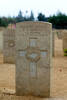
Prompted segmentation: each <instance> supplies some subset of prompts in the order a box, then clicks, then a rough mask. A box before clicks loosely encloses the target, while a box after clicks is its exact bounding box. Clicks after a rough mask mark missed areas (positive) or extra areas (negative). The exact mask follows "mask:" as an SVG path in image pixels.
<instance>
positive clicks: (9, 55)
mask: <svg viewBox="0 0 67 100" xmlns="http://www.w3.org/2000/svg"><path fill="white" fill-rule="evenodd" d="M3 55H4V58H3V59H4V63H15V29H11V28H7V29H5V31H4V33H3Z"/></svg>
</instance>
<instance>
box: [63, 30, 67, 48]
mask: <svg viewBox="0 0 67 100" xmlns="http://www.w3.org/2000/svg"><path fill="white" fill-rule="evenodd" d="M63 49H67V30H64V31H63Z"/></svg>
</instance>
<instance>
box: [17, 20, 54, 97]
mask: <svg viewBox="0 0 67 100" xmlns="http://www.w3.org/2000/svg"><path fill="white" fill-rule="evenodd" d="M51 60H52V25H51V24H50V23H44V22H22V23H18V24H17V25H16V95H35V96H44V97H49V96H50V69H51V67H52V61H51Z"/></svg>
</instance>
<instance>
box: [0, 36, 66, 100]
mask: <svg viewBox="0 0 67 100" xmlns="http://www.w3.org/2000/svg"><path fill="white" fill-rule="evenodd" d="M62 48H63V47H62V40H61V39H58V38H57V36H55V56H54V57H53V67H52V68H51V98H49V99H48V98H36V97H32V96H28V97H26V96H23V97H21V96H20V97H17V96H15V95H14V93H15V65H12V64H3V55H2V54H1V56H0V92H1V94H0V100H67V57H64V56H63V49H62ZM2 92H3V93H6V94H2ZM10 94H12V95H10Z"/></svg>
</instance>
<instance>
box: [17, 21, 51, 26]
mask: <svg viewBox="0 0 67 100" xmlns="http://www.w3.org/2000/svg"><path fill="white" fill-rule="evenodd" d="M35 24H36V25H37V26H40V25H41V26H42V25H43V26H44V25H46V26H51V27H52V24H51V23H49V22H42V21H24V22H19V23H16V27H18V26H30V25H33V26H34V25H35Z"/></svg>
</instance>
